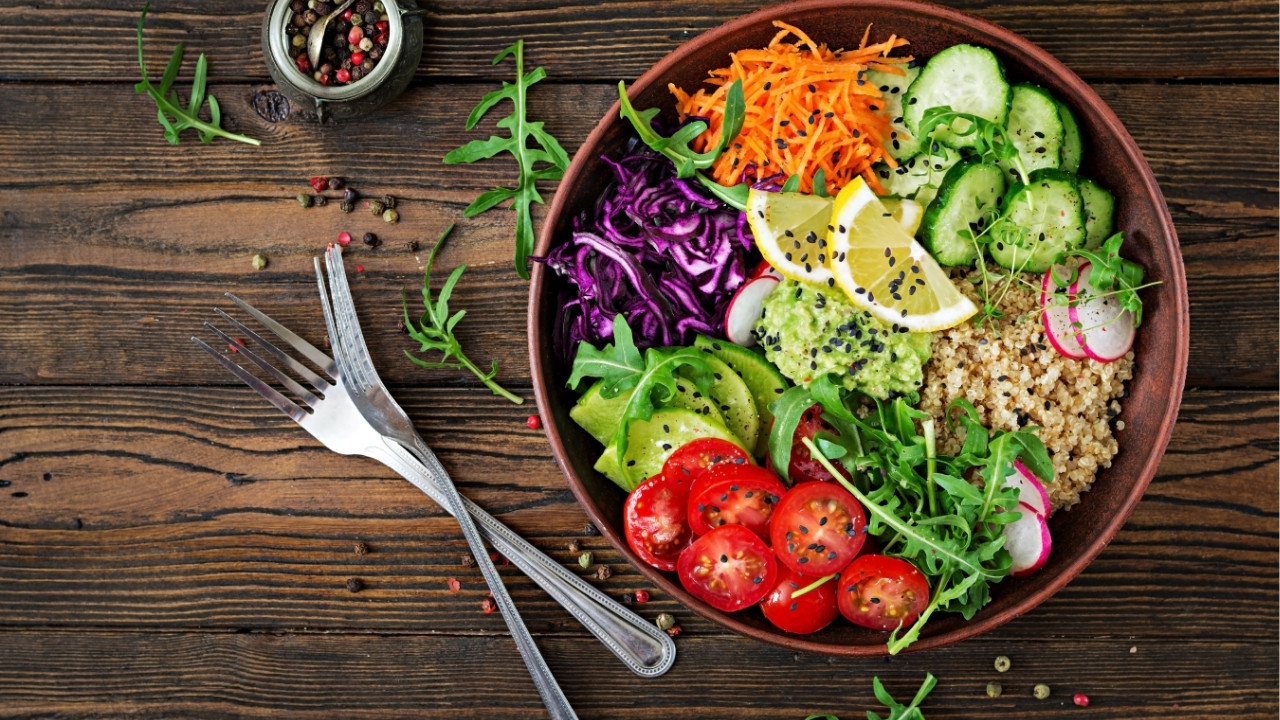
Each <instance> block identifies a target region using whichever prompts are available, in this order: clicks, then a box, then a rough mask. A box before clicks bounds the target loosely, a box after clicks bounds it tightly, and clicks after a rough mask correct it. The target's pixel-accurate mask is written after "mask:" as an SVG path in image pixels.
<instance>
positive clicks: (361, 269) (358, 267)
mask: <svg viewBox="0 0 1280 720" xmlns="http://www.w3.org/2000/svg"><path fill="white" fill-rule="evenodd" d="M356 272H357V273H362V272H364V266H363V265H357V266H356Z"/></svg>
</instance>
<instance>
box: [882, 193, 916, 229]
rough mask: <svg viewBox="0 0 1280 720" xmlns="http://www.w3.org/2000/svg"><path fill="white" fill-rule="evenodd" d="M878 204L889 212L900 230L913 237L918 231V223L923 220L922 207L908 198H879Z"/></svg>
mask: <svg viewBox="0 0 1280 720" xmlns="http://www.w3.org/2000/svg"><path fill="white" fill-rule="evenodd" d="M880 202H882V203H884V209H885V210H888V211H889V214H890V215H892V216H893V219H894V220H897V221H898V224H899V225H901V226H902V229H903V230H906V231H907V234H908V235H911V236H913V237H914V236H915V234H916V231H917V230H919V229H920V222H921V221H922V220H924V206H923V205H921V204H920V203H918V202H916V201H915V200H912V199H910V198H894V197H887V198H880Z"/></svg>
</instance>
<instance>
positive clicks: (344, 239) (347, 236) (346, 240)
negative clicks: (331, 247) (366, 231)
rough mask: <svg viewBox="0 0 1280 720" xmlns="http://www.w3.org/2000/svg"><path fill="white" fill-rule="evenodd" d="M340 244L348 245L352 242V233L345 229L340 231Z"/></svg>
mask: <svg viewBox="0 0 1280 720" xmlns="http://www.w3.org/2000/svg"><path fill="white" fill-rule="evenodd" d="M338 244H339V245H341V246H342V247H346V246H348V245H350V244H351V233H349V232H346V231H343V232H340V233H338Z"/></svg>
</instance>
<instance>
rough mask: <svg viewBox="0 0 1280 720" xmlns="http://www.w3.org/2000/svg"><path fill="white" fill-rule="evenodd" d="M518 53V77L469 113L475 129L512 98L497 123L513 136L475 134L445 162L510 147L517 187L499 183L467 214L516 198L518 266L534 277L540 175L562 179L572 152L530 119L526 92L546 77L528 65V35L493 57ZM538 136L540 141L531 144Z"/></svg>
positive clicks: (470, 126) (490, 154)
mask: <svg viewBox="0 0 1280 720" xmlns="http://www.w3.org/2000/svg"><path fill="white" fill-rule="evenodd" d="M507 57H513V58H515V62H516V82H515V83H514V84H513V83H507V82H504V83H502V88H501V89H500V90H494V91H493V92H490V93H488V94H486V95H485V96H484V97H483V98H481V99H480V103H479V104H477V105H476V106H475V108H474V109H472V110H471V114H470V115H469V116H467V126H466V127H467V130H473V129H475V126H476V123H478V122H480V120H481V119H482V118H483V117H484V116H485V114H486V113H488V112H489V110H491V109H493V107H494V106H495V105H497V104H498V103H500V102H502V101H503V100H510V101H511V105H512V109H511V114H510V115H507V116H506V117H504V118H502V119H501V120H499V121H498V127H499V128H502V129H503V130H506V131H508V132H509V133H511V134H510V136H509V137H499V136H497V135H491V136H490V137H489V139H488V140H472V141H471V142H469V143H467V144H466V145H463V146H462V147H459V148H455V149H453V150H450V151H449V152H448V153H447V154H446V155H445V156H444V162H445V164H446V165H456V164H460V163H473V162H477V161H480V160H485V159H488V158H491V157H493V156H495V155H497V154H498V153H501V152H508V153H511V155H512V157H514V158H515V159H516V165H517V166H518V168H519V173H520V174H519V177H518V178H517V180H516V186H515V187H514V188H508V187H496V188H494V189H492V190H490V191H488V192H486V193H482V194H481V195H480V196H479V197H477V198H476V199H475V200H473V201H472V202H471V204H470V205H468V206H467V209H466V210H465V211H464V212H463V216H464V217H468V218H470V217H475V216H476V215H479V214H480V213H482V212H484V211H486V210H489V209H490V208H493V207H495V206H496V205H498V204H499V203H502V202H505V201H507V200H514V202H513V203H512V207H513V208H514V209H515V211H516V258H515V263H516V272H518V273H519V274H520V277H521V278H523V279H525V280H528V279H529V263H528V258H529V255H530V253H532V252H533V216H532V213H531V211H530V208H531V207H532V206H533V203H535V202H536V203H539V204H542V202H543V199H542V195H540V194H539V193H538V187H537V183H538V181H539V180H559V179H560V178H562V177H564V171H565V170H566V169H567V168H568V167H569V155H568V154H567V153H566V152H565V151H564V148H562V147H560V142H559V141H557V140H556V139H555V138H554V137H552V136H551V134H550V133H548V132H547V131H546V130H544V129H543V123H541V122H532V121H530V120H529V119H528V107H527V104H526V97H527V95H528V92H529V88H530V87H531V86H533V85H534V83H537V82H538V81H540V80H543V79H544V78H546V77H547V73H546V71H545V70H543V69H542V68H540V67H539V68H535V69H533V70H531V71H529V72H528V73H525V71H524V40H517V41H516V42H515V44H514V45H511V46H510V47H508V48H506V49H504V50H503V51H502V52H500V53H498V54H497V56H495V57H494V58H493V64H494V65H497V64H498V63H500V62H502V61H503V60H505V59H506V58H507ZM531 139H532V140H533V141H534V143H535V145H536V147H530V145H529V141H530V140H531Z"/></svg>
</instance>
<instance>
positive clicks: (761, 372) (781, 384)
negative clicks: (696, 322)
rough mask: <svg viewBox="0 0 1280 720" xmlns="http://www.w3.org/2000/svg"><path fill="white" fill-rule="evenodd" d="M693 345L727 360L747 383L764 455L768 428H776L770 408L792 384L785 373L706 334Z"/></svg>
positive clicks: (759, 452) (758, 450) (758, 448)
mask: <svg viewBox="0 0 1280 720" xmlns="http://www.w3.org/2000/svg"><path fill="white" fill-rule="evenodd" d="M693 344H694V346H695V347H698V348H701V349H703V350H705V351H707V352H709V353H711V354H712V355H714V356H716V357H717V358H719V359H720V360H722V361H724V363H725V364H726V365H728V366H729V367H730V368H732V369H733V371H734V372H736V373H737V374H738V376H739V377H741V378H742V381H743V382H745V383H746V384H747V389H749V390H750V391H751V399H752V400H754V401H755V405H756V412H758V413H759V414H760V429H759V431H758V432H757V434H756V444H755V456H756V457H757V458H763V457H764V456H765V453H767V452H768V448H769V428H771V427H773V413H772V412H770V411H769V403H771V402H773V401H774V400H777V399H778V398H779V397H781V396H782V393H784V392H786V390H787V388H788V387H790V385H791V384H790V383H788V382H787V379H786V378H785V377H783V376H782V373H780V372H778V368H776V367H774V366H773V363H771V362H769V361H768V360H765V359H764V356H762V355H760V354H759V353H756V352H752V351H751V350H748V349H747V348H744V347H742V346H741V345H734V344H733V343H731V342H725V341H722V340H713V339H711V338H709V337H706V336H704V335H699V336H697V337H696V338H694V340H693Z"/></svg>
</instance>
